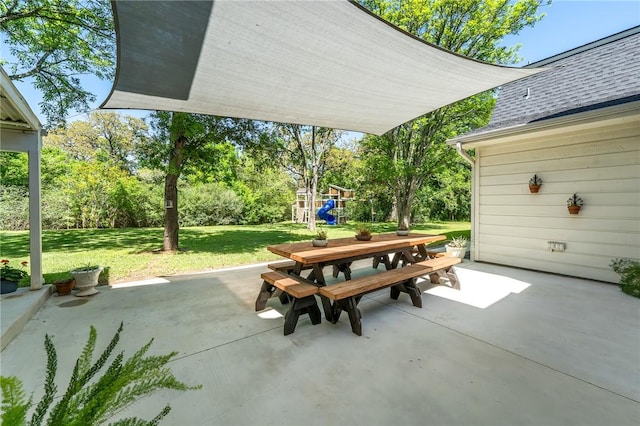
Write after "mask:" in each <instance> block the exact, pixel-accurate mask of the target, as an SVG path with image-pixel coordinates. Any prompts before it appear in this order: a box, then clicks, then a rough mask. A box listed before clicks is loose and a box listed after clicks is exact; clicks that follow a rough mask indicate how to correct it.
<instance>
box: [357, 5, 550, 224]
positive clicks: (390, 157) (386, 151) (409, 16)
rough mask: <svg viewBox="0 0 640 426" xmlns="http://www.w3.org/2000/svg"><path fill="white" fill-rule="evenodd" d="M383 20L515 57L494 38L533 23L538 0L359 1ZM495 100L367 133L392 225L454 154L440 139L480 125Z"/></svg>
mask: <svg viewBox="0 0 640 426" xmlns="http://www.w3.org/2000/svg"><path fill="white" fill-rule="evenodd" d="M361 3H362V4H363V5H364V6H365V7H366V8H368V9H369V10H371V11H372V12H374V13H376V14H378V15H379V16H381V17H382V18H383V19H385V20H387V21H389V22H391V23H393V24H395V25H397V26H398V27H400V28H402V29H404V30H406V31H408V32H410V33H412V34H413V35H415V36H417V37H419V38H421V39H423V40H426V41H428V42H430V43H433V44H437V45H439V46H441V47H443V48H445V49H448V50H450V51H452V52H456V53H459V54H462V55H464V56H467V57H470V58H474V59H478V60H482V61H486V62H491V63H499V64H506V63H513V62H516V61H517V59H518V58H517V54H516V52H517V49H518V46H515V47H502V46H499V45H498V42H499V41H500V40H501V39H502V38H503V37H504V36H506V35H508V34H517V33H518V32H519V31H520V30H521V29H522V28H524V27H527V26H533V25H534V24H535V23H536V22H537V21H539V20H540V19H541V18H542V17H543V16H544V15H536V13H537V10H538V7H539V6H540V4H541V1H539V0H517V1H510V0H455V1H453V0H409V1H401V0H363V1H362V2H361ZM494 102H495V100H494V98H493V96H492V95H491V93H483V94H480V95H477V96H474V97H471V98H468V99H465V100H463V101H460V102H458V103H455V104H452V105H448V106H446V107H443V108H440V109H438V110H436V111H433V112H430V113H428V114H426V115H424V116H422V117H419V118H417V119H415V120H412V121H410V122H407V123H405V124H403V125H401V126H398V127H396V128H395V129H392V130H391V131H389V132H387V133H386V134H384V135H383V136H380V137H378V136H367V137H366V138H365V146H366V150H365V153H366V154H367V161H368V162H369V164H370V166H371V167H375V168H374V170H379V171H380V172H381V173H382V179H383V180H386V181H388V182H389V183H390V186H391V187H392V189H393V191H394V195H395V203H396V205H395V208H396V212H397V219H398V225H409V222H410V219H411V208H412V205H413V201H414V199H415V195H416V191H417V190H418V189H419V188H420V186H421V185H422V184H423V183H424V181H425V179H427V178H428V177H429V176H431V175H432V174H434V173H436V172H437V171H438V169H439V168H442V167H447V166H448V165H449V164H451V163H452V156H453V155H455V153H454V152H453V151H452V150H451V149H449V148H448V147H447V146H446V144H445V141H446V140H447V139H448V138H450V137H452V136H454V135H455V134H457V133H460V132H464V131H468V130H470V129H473V128H476V127H479V126H482V125H484V124H486V122H487V121H488V119H489V116H490V113H491V110H492V108H493V104H494Z"/></svg>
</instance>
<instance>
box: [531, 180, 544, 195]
mask: <svg viewBox="0 0 640 426" xmlns="http://www.w3.org/2000/svg"><path fill="white" fill-rule="evenodd" d="M540 186H542V179H540V177H539V176H538V175H533V177H532V178H531V179H529V192H531V193H532V194H536V193H537V192H538V191H539V190H540Z"/></svg>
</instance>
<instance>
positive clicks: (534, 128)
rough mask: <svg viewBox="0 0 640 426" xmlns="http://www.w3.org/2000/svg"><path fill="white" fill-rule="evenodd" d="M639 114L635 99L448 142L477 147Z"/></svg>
mask: <svg viewBox="0 0 640 426" xmlns="http://www.w3.org/2000/svg"><path fill="white" fill-rule="evenodd" d="M638 114H640V101H634V102H628V103H625V104H620V105H614V106H610V107H606V108H600V109H597V110H591V111H586V112H581V113H577V114H572V115H567V116H561V117H556V118H550V119H547V120H540V121H534V122H530V123H523V124H518V125H515V126H509V127H503V128H499V129H495V130H490V131H487V132H484V133H476V134H471V135H466V136H465V135H461V136H456V137H454V138H451V139H448V140H447V144H449V145H451V146H455V145H456V144H457V143H460V144H461V145H462V146H463V147H464V148H465V149H466V148H476V147H479V146H482V145H494V144H499V143H506V142H512V141H514V140H518V139H523V138H526V137H528V135H530V134H531V133H539V132H553V131H555V130H557V129H560V128H566V127H569V126H571V127H573V126H586V125H590V124H595V123H597V122H600V121H603V120H610V119H615V118H624V117H632V116H636V115H638Z"/></svg>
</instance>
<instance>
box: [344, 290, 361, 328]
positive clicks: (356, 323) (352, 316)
mask: <svg viewBox="0 0 640 426" xmlns="http://www.w3.org/2000/svg"><path fill="white" fill-rule="evenodd" d="M345 302H346V308H347V313H348V314H349V322H350V323H351V331H352V332H354V333H355V334H357V335H358V336H362V322H361V321H360V317H361V315H360V310H359V309H358V307H357V305H358V302H357V301H356V298H355V297H349V298H347V299H346V300H345Z"/></svg>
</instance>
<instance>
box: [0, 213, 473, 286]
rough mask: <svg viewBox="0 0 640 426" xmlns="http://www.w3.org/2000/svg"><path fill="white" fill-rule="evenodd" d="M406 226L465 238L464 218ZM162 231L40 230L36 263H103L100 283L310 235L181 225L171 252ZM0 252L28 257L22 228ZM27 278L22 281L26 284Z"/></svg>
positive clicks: (376, 229)
mask: <svg viewBox="0 0 640 426" xmlns="http://www.w3.org/2000/svg"><path fill="white" fill-rule="evenodd" d="M367 226H369V227H370V228H371V230H372V232H373V233H374V234H376V233H381V232H392V231H394V230H395V224H392V223H380V224H374V225H367ZM357 227H358V224H356V223H349V224H347V225H337V226H325V225H322V226H320V227H319V229H324V230H327V233H328V238H329V239H331V238H340V237H349V236H353V235H354V233H355V230H356V229H357ZM412 231H415V232H424V233H430V234H446V235H447V237H448V238H451V237H453V236H457V235H464V236H466V237H469V234H470V224H469V222H440V223H427V224H423V225H415V226H413V227H412ZM162 235H163V231H162V229H160V228H143V229H137V228H136V229H134V228H127V229H72V230H63V231H44V232H43V237H42V251H43V253H42V255H43V260H42V266H43V270H44V276H45V280H46V282H48V283H50V282H52V281H54V280H56V279H61V278H67V277H69V276H70V275H69V271H71V270H72V269H74V268H77V267H79V266H83V265H87V264H99V265H101V266H104V267H105V268H106V270H105V272H103V274H102V275H101V277H100V281H101V282H109V283H114V282H118V281H123V280H132V279H141V278H148V277H156V276H166V275H174V274H178V273H184V272H195V271H205V270H211V269H216V268H223V267H228V266H234V265H243V264H249V263H257V262H264V261H270V260H274V259H278V256H276V255H274V254H272V253H270V252H269V251H267V249H266V247H267V245H270V244H278V243H286V242H293V241H304V240H310V239H311V238H312V236H313V235H314V234H313V233H311V232H309V231H308V230H307V229H306V228H305V225H298V224H291V223H280V224H273V225H257V226H250V225H243V226H206V227H193V228H182V229H181V230H180V246H181V248H182V249H183V251H181V252H180V253H177V254H173V255H172V254H166V253H162V252H159V251H158V249H159V248H160V247H161V246H162ZM0 257H2V258H3V259H9V260H10V261H11V264H12V265H18V264H19V263H20V262H21V261H23V260H27V261H28V260H29V233H28V232H27V231H19V232H10V231H2V232H0ZM26 281H27V280H24V281H23V285H27V283H26Z"/></svg>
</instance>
